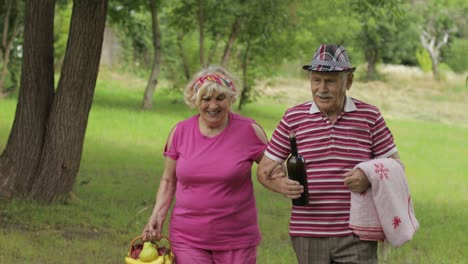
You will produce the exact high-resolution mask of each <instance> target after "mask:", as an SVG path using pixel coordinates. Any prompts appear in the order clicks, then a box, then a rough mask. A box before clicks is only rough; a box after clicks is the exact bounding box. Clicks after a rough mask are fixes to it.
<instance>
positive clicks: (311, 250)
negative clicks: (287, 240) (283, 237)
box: [291, 237, 331, 264]
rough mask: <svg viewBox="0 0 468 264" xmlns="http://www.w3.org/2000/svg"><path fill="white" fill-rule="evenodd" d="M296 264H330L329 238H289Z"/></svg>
mask: <svg viewBox="0 0 468 264" xmlns="http://www.w3.org/2000/svg"><path fill="white" fill-rule="evenodd" d="M291 241H292V244H293V248H294V251H295V252H296V258H297V263H298V264H330V263H331V258H330V247H329V238H327V237H291Z"/></svg>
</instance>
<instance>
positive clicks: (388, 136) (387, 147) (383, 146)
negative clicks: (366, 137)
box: [371, 112, 397, 158]
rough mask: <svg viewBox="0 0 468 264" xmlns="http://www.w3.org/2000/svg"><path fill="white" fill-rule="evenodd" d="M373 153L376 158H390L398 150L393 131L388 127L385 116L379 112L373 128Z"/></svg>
mask: <svg viewBox="0 0 468 264" xmlns="http://www.w3.org/2000/svg"><path fill="white" fill-rule="evenodd" d="M371 133H372V153H373V154H374V157H375V158H388V157H389V156H390V155H392V154H394V153H395V152H397V148H396V145H395V142H394V139H393V135H392V132H390V129H389V128H388V126H387V124H386V123H385V120H384V118H383V116H382V115H381V114H380V112H379V113H378V116H377V119H376V121H375V124H374V127H373V128H372V131H371Z"/></svg>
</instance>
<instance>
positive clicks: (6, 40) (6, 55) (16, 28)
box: [0, 0, 21, 98]
mask: <svg viewBox="0 0 468 264" xmlns="http://www.w3.org/2000/svg"><path fill="white" fill-rule="evenodd" d="M12 3H13V0H8V1H6V10H7V11H6V13H5V17H4V20H3V21H4V22H3V34H2V43H1V51H2V52H1V54H0V55H2V62H3V63H2V69H1V70H0V98H2V97H3V96H4V94H5V88H4V87H3V86H4V85H5V79H6V76H7V73H8V64H9V63H10V54H11V48H12V46H13V41H14V40H15V39H16V37H17V36H18V34H19V33H20V31H21V27H20V23H19V20H20V18H19V2H17V3H16V9H17V10H16V11H17V13H16V16H15V18H14V22H13V27H12V29H11V30H10V23H9V22H10V18H11V17H10V16H11V9H12ZM9 33H10V34H9ZM8 35H10V37H8Z"/></svg>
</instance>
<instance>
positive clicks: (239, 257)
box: [172, 242, 257, 264]
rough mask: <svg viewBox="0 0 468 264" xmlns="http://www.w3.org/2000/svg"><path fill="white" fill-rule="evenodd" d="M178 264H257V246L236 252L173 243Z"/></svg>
mask: <svg viewBox="0 0 468 264" xmlns="http://www.w3.org/2000/svg"><path fill="white" fill-rule="evenodd" d="M172 250H173V252H174V255H175V262H176V263H177V264H255V263H256V260H257V246H251V247H248V248H240V249H235V250H205V249H200V248H196V247H193V246H190V245H187V244H184V243H174V242H173V243H172Z"/></svg>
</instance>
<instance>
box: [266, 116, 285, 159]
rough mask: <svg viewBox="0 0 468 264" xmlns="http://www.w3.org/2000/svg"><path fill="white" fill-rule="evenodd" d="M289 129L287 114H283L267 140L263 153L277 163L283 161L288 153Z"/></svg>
mask: <svg viewBox="0 0 468 264" xmlns="http://www.w3.org/2000/svg"><path fill="white" fill-rule="evenodd" d="M289 131H290V124H289V122H288V117H287V114H285V115H283V117H282V118H281V121H280V122H279V124H278V126H277V127H276V129H275V131H274V132H273V135H272V137H271V140H270V141H269V142H268V146H267V149H266V151H265V155H266V156H267V157H268V158H270V159H272V160H274V161H276V162H279V163H282V162H284V161H285V160H286V159H287V158H288V156H289V153H290V146H289Z"/></svg>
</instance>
